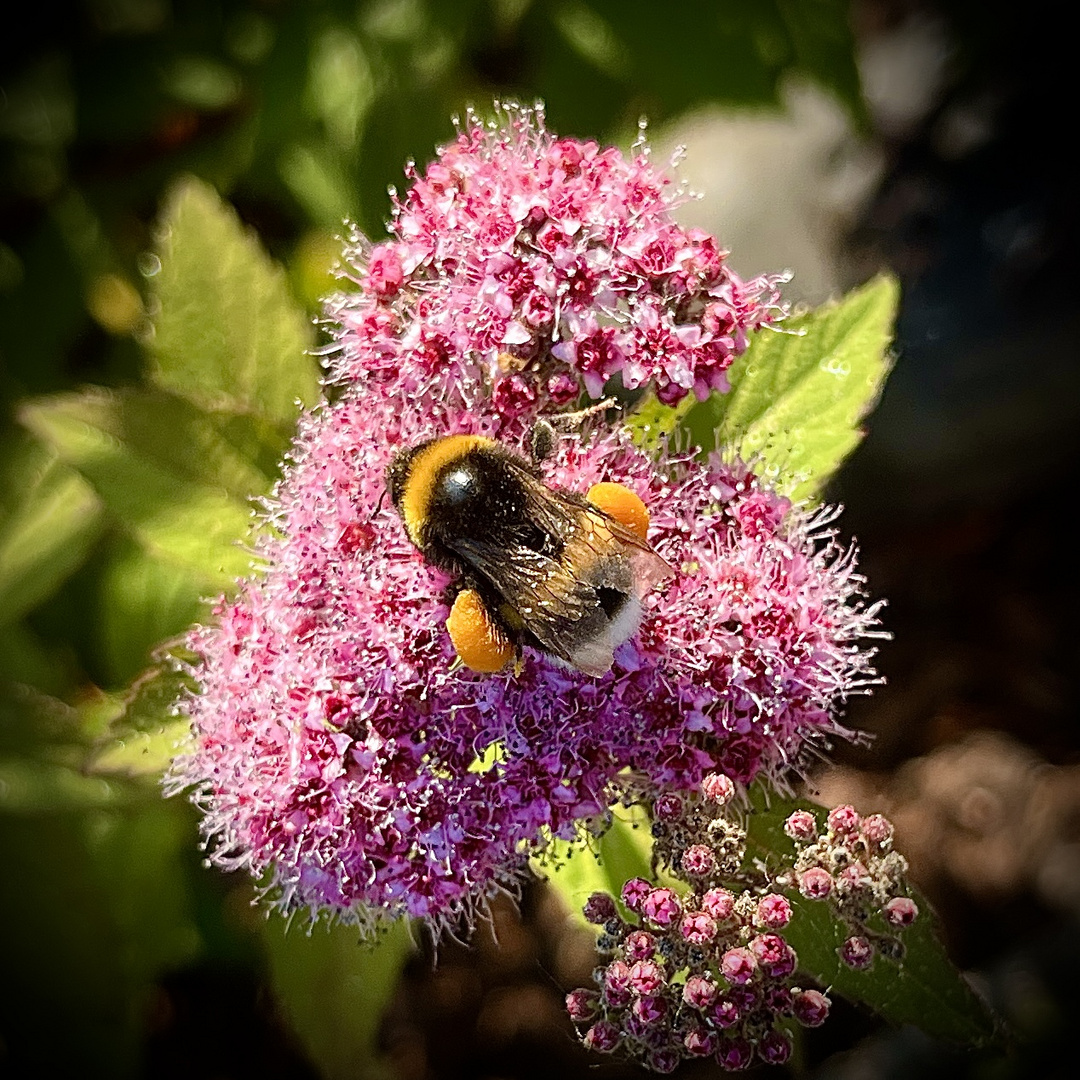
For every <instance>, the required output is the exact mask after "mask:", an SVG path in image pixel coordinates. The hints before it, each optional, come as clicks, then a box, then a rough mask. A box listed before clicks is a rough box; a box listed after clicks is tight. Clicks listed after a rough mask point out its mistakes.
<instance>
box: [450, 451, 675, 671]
mask: <svg viewBox="0 0 1080 1080" xmlns="http://www.w3.org/2000/svg"><path fill="white" fill-rule="evenodd" d="M517 478H518V479H519V481H520V483H521V486H522V489H523V490H524V492H525V497H526V513H525V516H526V518H527V519H528V520H529V522H530V523H531V524H533V525H535V526H536V527H537V528H538V529H539V530H540V531H541V532H542V533H544V534H545V535H546V536H548V537H550V538H551V540H552V547H551V551H550V552H549V553H547V554H545V553H543V552H538V551H535V550H534V549H532V548H530V547H527V546H526V545H524V544H510V545H507V546H503V545H498V544H493V543H490V542H488V541H483V540H477V539H467V538H460V539H457V540H455V541H454V542H453V543H452V544H451V545H450V546H451V547H453V549H454V550H455V551H456V552H457V553H458V554H459V555H460V556H461V557H462V559H464V560H465V562H466V563H468V564H469V565H470V566H472V567H473V568H474V569H475V570H477V571H478V572H479V573H481V574H483V575H484V577H486V578H487V579H488V580H489V581H490V582H491V583H492V585H494V586H495V588H496V590H497V591H498V592H499V593H500V595H501V596H502V597H503V598H504V600H505V601H506V602H507V604H509V606H510V607H511V608H513V610H514V611H515V612H516V613H517V615H518V616H519V617H520V619H521V621H522V623H523V624H524V626H525V628H526V629H527V630H528V631H529V632H530V633H531V634H532V635H533V636H534V637H535V638H536V640H537V641H538V642H539V643H540V645H541V646H542V647H543V648H544V649H546V650H548V651H549V652H551V653H553V654H554V655H556V656H558V657H561V658H562V659H563V660H565V661H566V662H567V663H569V664H572V665H573V666H574V667H577V668H580V669H581V670H582V671H586V672H588V673H590V674H596V675H599V674H603V673H604V672H606V671H608V670H610V668H611V664H612V659H613V655H612V654H613V652H614V649H615V646H616V645H617V644H619V642H620V641H622V640H624V639H625V636H626V633H625V632H624V633H623V636H622V637H618V638H616V637H615V636H614V633H613V622H612V619H611V616H610V615H609V612H608V611H607V610H605V606H604V604H605V600H609V599H610V596H611V594H610V593H607V594H606V595H605V590H611V591H612V592H614V593H618V594H622V595H624V596H626V597H632V598H633V602H634V605H633V606H634V607H635V609H636V610H637V611H640V606H639V605H638V604H637V602H638V601H639V600H640V598H641V596H642V595H644V593H645V592H646V591H647V590H648V589H649V588H651V587H652V586H653V585H656V584H658V583H660V582H661V581H664V580H665V579H667V578H668V577H670V576H671V575H672V574H673V571H672V569H671V567H670V566H668V564H667V563H666V562H665V561H664V560H663V559H662V558H661V557H660V556H659V555H657V554H656V552H655V551H653V549H652V548H651V547H650V546H649V545H648V544H647V543H646V542H645V541H643V540H641V539H640V538H639V537H637V536H636V535H635V534H634V533H632V532H630V531H629V530H628V529H626V528H624V527H623V526H622V525H620V524H619V523H618V522H617V521H615V520H614V519H613V518H611V517H609V516H608V515H607V514H605V513H603V512H602V511H601V510H598V509H597V508H596V507H595V506H593V505H592V504H591V503H589V502H588V501H587V500H586V499H584V498H583V497H581V496H578V495H575V494H573V493H571V492H565V491H560V490H557V489H553V488H549V487H547V486H546V485H545V484H544V483H543V482H542V481H541V480H539V479H538V478H537V477H536V476H534V475H533V474H532V473H530V472H527V471H526V470H524V469H521V470H518V471H517ZM635 624H636V617H635Z"/></svg>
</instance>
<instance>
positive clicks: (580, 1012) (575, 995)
mask: <svg viewBox="0 0 1080 1080" xmlns="http://www.w3.org/2000/svg"><path fill="white" fill-rule="evenodd" d="M599 1004H600V995H599V994H597V993H596V991H595V990H572V991H571V992H570V993H569V994H567V995H566V1011H567V1013H568V1014H569V1016H570V1019H571V1020H574V1021H577V1022H581V1021H584V1020H591V1019H592V1018H593V1017H594V1016H595V1015H596V1010H597V1008H598V1006H599Z"/></svg>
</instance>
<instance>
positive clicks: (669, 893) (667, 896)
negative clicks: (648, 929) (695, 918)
mask: <svg viewBox="0 0 1080 1080" xmlns="http://www.w3.org/2000/svg"><path fill="white" fill-rule="evenodd" d="M641 914H642V916H643V917H644V918H646V919H648V920H649V922H651V923H652V924H653V925H654V926H659V927H668V926H672V925H673V924H674V923H675V922H676V921H677V920H678V918H679V916H680V915H681V914H682V906H681V905H680V904H679V898H678V896H676V895H675V892H674V891H673V890H672V889H653V890H652V892H650V893H649V895H648V896H646V897H645V899H644V900H643V901H642V902H641Z"/></svg>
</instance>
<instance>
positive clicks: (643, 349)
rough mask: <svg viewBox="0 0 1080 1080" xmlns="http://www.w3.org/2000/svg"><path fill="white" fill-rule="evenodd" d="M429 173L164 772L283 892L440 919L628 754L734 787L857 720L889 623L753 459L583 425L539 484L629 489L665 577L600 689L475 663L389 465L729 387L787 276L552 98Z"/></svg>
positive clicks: (305, 899)
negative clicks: (572, 408) (391, 487)
mask: <svg viewBox="0 0 1080 1080" xmlns="http://www.w3.org/2000/svg"><path fill="white" fill-rule="evenodd" d="M410 179H411V180H412V185H411V187H410V188H409V190H408V191H407V192H406V193H405V194H404V195H403V196H401V197H400V198H398V199H396V200H395V210H394V220H393V223H392V237H391V239H390V240H389V241H387V242H386V243H384V244H381V245H377V246H376V247H374V248H372V247H371V246H370V245H364V244H361V242H360V241H359V239H356V241H355V243H354V245H353V247H352V248H351V250H350V252H349V256H350V258H351V259H352V260H353V262H354V270H355V275H356V282H357V286H358V288H357V289H356V290H355V291H353V292H350V293H347V294H342V295H341V296H339V297H337V298H335V299H334V300H333V301H332V302H331V303H330V305H329V317H330V319H331V320H332V321H333V323H334V325H335V327H336V330H335V333H336V343H335V351H334V353H333V355H332V357H331V358H330V361H329V374H330V378H331V379H332V381H333V382H334V383H335V384H336V390H335V394H334V400H333V401H332V402H331V401H327V402H325V403H324V404H322V405H321V406H320V407H319V408H317V409H316V410H314V411H313V412H311V413H310V414H308V415H306V416H305V417H304V418H303V420H302V422H301V424H300V428H299V433H298V435H297V438H296V442H295V444H294V447H293V450H292V452H291V455H290V459H289V461H288V463H287V465H286V468H285V471H284V475H283V478H282V480H281V482H280V483H279V485H278V487H277V488H276V490H275V492H274V494H273V496H272V498H270V499H269V500H268V503H267V508H266V514H265V523H264V526H265V527H264V528H263V529H262V531H261V533H260V535H259V538H258V541H257V552H258V556H259V562H260V564H261V566H262V571H261V572H260V573H259V574H258V575H257V576H254V577H252V578H251V579H249V580H247V581H245V582H243V583H242V584H241V585H240V587H239V590H238V592H237V593H236V594H235V595H233V596H230V597H228V598H224V599H222V600H221V601H220V602H219V603H218V605H217V608H216V611H215V615H216V618H215V621H214V622H213V623H212V624H210V625H207V626H205V627H202V628H199V629H197V630H196V631H194V633H193V634H192V636H191V645H192V646H193V648H194V650H195V652H196V653H197V655H198V656H199V658H200V661H199V664H198V667H197V668H196V670H195V676H196V678H197V680H198V683H199V686H200V692H199V693H198V694H197V695H196V696H193V697H192V698H191V699H190V700H188V701H187V703H186V709H187V713H188V715H189V716H190V719H191V725H192V742H191V746H190V748H189V749H188V750H187V751H186V752H185V753H184V754H182V755H181V756H180V757H178V759H177V760H176V762H175V764H174V767H173V770H172V774H171V778H170V784H171V786H172V787H173V788H174V789H180V788H187V789H190V790H192V791H193V793H194V798H195V799H196V801H197V802H198V804H199V805H200V806H201V807H202V809H203V811H204V818H203V831H204V834H205V837H206V840H207V843H208V847H209V850H210V857H211V859H212V860H213V861H214V862H215V863H217V864H219V865H222V866H225V867H243V868H245V869H247V870H248V871H249V872H250V873H251V874H252V875H254V876H255V877H257V878H260V879H263V880H266V881H268V882H269V884H268V895H269V896H270V897H271V898H272V899H273V900H274V901H275V902H276V903H277V904H278V905H279V906H280V907H281V908H283V909H285V910H292V909H297V908H299V909H302V910H307V911H310V912H312V913H320V912H328V913H330V914H332V915H337V916H339V917H341V918H344V919H350V920H354V921H355V920H359V921H361V922H363V921H365V920H369V919H370V918H372V917H374V916H378V915H379V914H385V915H390V916H396V915H402V914H408V915H412V916H417V917H421V918H424V919H426V920H428V921H429V922H430V923H431V924H432V925H433V926H435V927H436V928H438V927H440V926H444V925H447V924H449V923H451V922H454V921H456V920H458V919H459V918H461V917H464V918H465V919H466V920H469V919H471V917H472V916H473V915H474V914H475V913H476V911H477V910H478V909H480V908H482V907H483V905H484V904H485V902H486V899H487V898H488V897H489V896H490V894H491V893H492V891H493V890H494V889H496V888H498V887H508V888H513V887H514V886H515V884H516V883H518V882H519V881H520V880H521V877H522V875H523V874H524V873H525V872H526V868H527V860H528V858H529V855H530V854H531V853H532V852H534V851H535V850H536V849H537V847H538V846H539V845H541V843H542V842H543V838H546V837H551V836H554V837H564V838H565V837H571V836H573V835H575V833H576V831H577V830H578V829H579V823H580V822H581V820H582V819H585V818H588V817H590V816H595V815H602V814H603V813H604V812H605V811H606V809H607V807H608V806H609V805H610V803H611V802H612V800H613V799H614V798H615V797H616V795H617V792H616V791H615V789H614V785H615V783H616V780H617V778H618V777H619V776H620V775H621V774H622V775H625V774H626V771H627V770H629V771H630V772H631V773H632V774H636V775H638V776H640V777H642V778H644V781H645V782H646V783H647V784H648V785H651V786H652V787H653V788H654V789H659V788H661V787H667V788H671V789H688V788H692V787H694V786H696V785H698V784H700V782H701V780H702V778H703V777H704V776H705V775H706V774H708V773H709V772H710V771H713V770H721V771H723V772H724V773H725V774H726V775H727V776H728V777H729V778H731V779H732V780H733V781H736V782H738V783H740V784H742V783H746V782H748V781H749V780H751V779H752V778H753V777H754V776H755V775H757V774H758V773H760V772H763V771H764V772H766V773H769V772H779V771H780V770H783V769H786V768H788V767H790V766H791V765H792V764H793V763H798V762H799V760H800V759H801V758H802V757H803V755H804V753H805V752H806V750H807V748H808V747H809V746H812V745H813V744H814V743H815V742H817V741H820V740H821V739H824V738H827V737H829V736H832V735H836V734H843V729H842V727H841V726H840V724H839V721H838V709H839V707H840V706H841V705H842V704H843V702H844V700H845V698H846V696H847V695H848V694H849V693H852V692H855V691H858V690H859V689H860V688H862V687H864V686H866V685H868V684H869V683H870V682H871V681H872V671H871V668H870V656H871V653H870V651H869V650H865V649H862V648H860V645H859V639H860V638H862V637H864V636H866V635H869V634H871V633H873V630H874V627H875V625H876V610H875V608H874V607H867V606H866V605H865V604H864V602H863V601H862V598H861V585H862V582H861V578H860V577H859V576H858V575H857V573H856V572H855V568H854V556H853V553H852V552H851V551H850V550H845V549H842V548H840V547H839V546H838V545H837V544H836V543H835V542H834V541H833V539H832V536H831V534H830V533H829V531H828V528H827V526H828V523H829V520H830V518H829V515H828V512H817V513H808V512H806V511H803V510H801V509H799V508H798V507H793V506H792V505H791V504H790V503H789V502H788V501H787V500H786V499H785V498H783V497H781V496H780V495H778V494H776V493H774V492H772V491H771V490H769V488H768V487H767V486H765V485H764V484H763V483H762V482H761V481H760V479H759V478H758V477H757V476H756V475H755V474H754V473H753V471H752V470H751V469H750V468H748V467H747V466H745V465H743V464H740V463H738V462H726V461H724V460H722V459H721V458H720V457H719V456H718V455H713V456H711V457H710V458H708V459H707V460H704V461H702V460H698V459H697V458H694V457H692V456H690V455H688V454H675V453H668V452H665V451H661V452H660V453H659V454H658V455H656V456H649V455H647V454H646V453H645V452H643V451H642V450H641V449H639V448H638V447H637V446H635V445H634V443H633V442H632V441H631V439H630V437H629V435H628V434H627V432H626V431H625V430H623V429H622V428H619V427H616V428H609V429H602V428H596V427H594V428H593V430H592V431H591V432H582V433H580V434H578V433H575V434H573V435H571V436H568V437H564V438H561V439H560V440H558V442H557V445H556V446H555V448H554V452H553V454H552V456H551V458H550V460H548V461H547V462H545V463H544V465H543V466H542V471H543V478H544V481H545V483H547V484H549V485H553V486H559V487H563V488H566V489H569V490H572V491H575V492H582V493H583V492H585V491H587V490H588V489H589V487H590V486H591V485H592V484H594V483H597V482H601V481H614V482H617V483H619V484H622V485H624V486H625V487H627V488H629V489H631V490H632V491H633V492H635V493H636V494H637V495H638V496H639V497H640V498H641V500H642V501H643V502H644V504H645V506H646V507H647V508H648V511H649V515H650V518H651V527H650V531H649V541H650V543H651V544H652V545H653V546H654V547H655V549H656V551H657V552H658V553H659V554H660V555H661V556H662V557H663V558H664V559H665V560H667V562H668V563H669V564H670V566H671V567H672V568H673V571H674V577H673V579H672V580H671V581H670V582H669V584H668V585H667V587H666V588H665V589H664V591H663V592H654V593H651V594H649V595H647V596H646V597H645V600H644V611H643V617H642V622H641V626H640V630H639V632H638V633H637V635H636V636H635V637H634V638H632V639H631V640H629V641H627V642H625V643H624V644H622V645H621V646H619V648H618V649H617V651H616V654H615V660H614V664H613V666H612V668H611V670H610V671H609V672H608V673H607V674H605V675H603V676H602V677H595V676H589V675H585V674H582V673H581V672H578V671H576V670H573V669H570V668H568V667H566V666H565V665H563V664H561V663H559V662H557V661H555V660H553V659H552V658H550V657H549V656H547V655H545V654H543V653H540V652H537V651H534V650H530V649H526V650H525V653H524V656H523V661H522V664H521V665H520V668H519V669H517V668H509V669H507V670H505V671H503V672H500V673H498V674H493V675H478V674H477V673H475V672H470V671H468V670H462V669H455V668H454V666H453V661H454V653H453V649H452V647H451V644H450V641H449V638H448V636H447V633H446V631H445V629H444V624H445V621H446V618H447V613H448V607H447V602H446V601H447V597H446V588H447V586H448V585H449V584H450V581H449V579H448V576H447V575H446V574H445V573H443V572H441V571H439V570H436V569H434V568H432V567H431V566H430V565H428V564H427V563H426V562H425V560H424V558H423V556H422V555H421V553H420V552H419V551H418V550H417V549H416V548H415V547H414V546H413V545H412V544H411V543H410V541H409V538H408V536H407V535H406V531H405V529H404V528H403V525H402V521H401V519H400V518H399V517H398V515H397V513H396V512H395V510H394V508H393V507H392V506H390V505H388V503H387V500H386V499H385V494H386V492H385V476H386V472H387V468H388V466H389V465H390V463H391V461H392V460H393V458H394V455H395V453H396V452H397V451H398V450H399V449H400V448H403V447H409V446H414V445H416V444H417V443H418V442H420V441H422V440H425V439H430V438H433V437H436V436H440V435H448V434H457V433H469V434H481V435H487V436H491V437H497V438H498V439H499V440H501V441H503V442H505V443H507V444H509V445H512V446H516V447H517V448H518V449H519V450H522V449H523V448H524V446H525V441H526V438H527V432H528V430H529V428H530V426H531V425H532V423H533V422H534V421H535V420H536V419H537V418H538V417H540V416H542V415H546V414H550V413H551V412H552V411H553V410H554V409H555V408H556V407H557V406H559V405H560V404H563V403H566V402H569V401H571V400H576V399H577V398H578V395H579V392H581V391H582V390H583V391H584V393H585V394H586V395H590V394H592V395H595V394H597V393H599V392H600V390H601V388H602V386H603V383H604V381H605V380H607V379H609V378H610V377H612V376H614V375H616V374H618V375H620V376H621V378H622V382H623V384H624V385H625V386H644V385H645V384H649V385H651V386H652V387H654V388H655V389H656V390H657V392H659V393H662V394H663V395H665V396H667V397H668V398H672V397H675V396H678V395H679V394H680V393H683V392H685V391H688V390H691V389H693V390H696V391H698V392H704V391H706V390H708V389H710V388H718V387H719V388H722V386H723V371H724V369H725V368H726V366H727V364H728V363H729V362H730V360H731V358H732V357H733V356H734V355H736V354H737V353H738V352H739V351H740V350H741V349H742V348H743V347H744V345H745V343H746V335H747V333H748V332H749V331H750V330H752V329H753V328H755V327H757V326H761V325H763V324H765V323H767V322H769V321H770V319H772V318H773V317H774V316H775V314H776V308H775V297H774V284H775V283H774V282H773V281H772V280H771V279H770V280H768V281H767V280H765V279H761V280H759V281H758V282H756V283H750V284H745V283H742V282H740V281H739V280H738V279H737V278H736V277H735V276H734V275H733V274H732V273H731V272H730V271H729V270H728V269H727V266H726V262H725V258H724V255H723V253H722V252H721V251H720V249H719V248H718V247H717V245H716V244H715V242H714V241H713V240H712V239H711V238H709V237H707V236H705V235H703V234H699V233H697V232H694V231H692V230H684V229H682V228H681V227H679V226H677V225H676V224H675V223H674V222H673V221H672V220H671V217H670V207H671V201H672V198H673V196H671V195H669V194H668V193H667V189H668V181H667V179H666V178H665V177H664V175H663V174H662V173H661V172H660V171H658V170H657V169H655V168H654V167H653V165H652V164H651V162H650V160H649V158H648V155H647V153H646V152H645V150H644V148H643V147H641V146H639V147H637V148H636V150H635V153H634V154H633V155H632V156H631V157H630V158H624V157H623V156H622V155H621V154H619V153H618V152H617V151H615V150H601V149H599V148H598V147H596V146H595V145H594V144H591V143H579V142H575V141H573V140H556V139H555V138H554V137H553V136H551V135H550V134H548V133H547V132H546V130H545V129H544V126H543V121H542V117H541V116H540V115H539V114H538V113H535V112H532V111H528V110H526V111H517V110H509V111H507V112H506V113H505V114H504V116H503V123H502V125H501V126H484V125H481V124H480V123H479V122H478V121H476V120H475V119H472V118H470V120H469V122H468V124H467V125H466V126H465V127H464V129H463V130H462V131H461V133H460V134H459V136H458V138H457V139H456V140H455V141H454V142H453V143H452V144H451V145H450V146H448V147H447V148H445V149H444V150H442V151H441V152H440V154H439V157H438V159H437V161H436V162H435V163H434V164H433V165H432V166H431V167H430V168H429V169H428V170H427V172H426V173H425V174H424V175H423V176H421V175H419V174H418V173H417V172H416V171H415V170H410ZM642 902H644V898H643V899H642ZM605 1032H606V1029H597V1031H596V1032H595V1033H594V1036H593V1041H594V1042H597V1043H602V1042H606V1041H607V1034H605Z"/></svg>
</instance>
